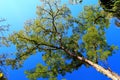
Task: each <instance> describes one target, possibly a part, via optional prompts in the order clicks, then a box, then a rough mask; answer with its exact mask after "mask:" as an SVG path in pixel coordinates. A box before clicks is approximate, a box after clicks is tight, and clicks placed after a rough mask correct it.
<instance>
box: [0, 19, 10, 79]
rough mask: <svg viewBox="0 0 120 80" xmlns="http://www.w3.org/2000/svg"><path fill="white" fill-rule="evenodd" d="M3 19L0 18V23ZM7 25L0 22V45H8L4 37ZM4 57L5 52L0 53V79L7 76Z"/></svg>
mask: <svg viewBox="0 0 120 80" xmlns="http://www.w3.org/2000/svg"><path fill="white" fill-rule="evenodd" d="M4 21H5V19H0V23H3V22H4ZM8 27H9V25H3V24H0V47H2V46H8V44H7V38H6V37H5V35H4V34H5V32H6V31H8ZM6 58H7V54H4V53H0V80H7V77H6V75H5V73H6V72H4V70H5V66H6Z"/></svg>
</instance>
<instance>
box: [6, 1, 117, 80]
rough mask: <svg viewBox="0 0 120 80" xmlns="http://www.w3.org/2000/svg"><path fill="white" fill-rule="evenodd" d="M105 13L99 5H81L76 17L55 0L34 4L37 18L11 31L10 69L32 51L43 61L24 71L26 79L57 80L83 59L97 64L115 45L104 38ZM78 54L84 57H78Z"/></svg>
mask: <svg viewBox="0 0 120 80" xmlns="http://www.w3.org/2000/svg"><path fill="white" fill-rule="evenodd" d="M106 14H107V12H105V11H104V10H103V9H101V7H100V6H97V5H96V6H85V7H84V10H83V11H82V12H80V13H79V15H78V16H77V17H73V16H72V14H71V11H70V9H69V8H68V7H67V5H65V4H60V2H59V0H52V1H48V0H46V1H43V5H41V6H37V15H38V16H37V18H36V19H34V20H30V21H29V23H26V24H25V25H24V30H20V31H19V32H14V33H13V34H11V35H10V36H9V40H10V41H11V43H12V44H14V45H15V46H16V49H17V52H16V53H15V57H14V58H9V59H7V60H6V62H7V65H12V67H13V68H16V69H17V68H20V67H22V65H23V63H24V61H25V60H26V59H27V58H29V57H30V56H31V55H34V54H37V53H38V54H40V55H41V54H42V59H43V61H44V64H41V63H39V64H37V65H36V67H35V68H34V69H32V70H27V71H25V74H26V75H27V77H28V78H29V79H30V80H36V79H37V78H40V77H42V78H48V79H49V80H57V76H58V74H61V75H62V76H64V75H65V74H66V73H67V72H70V73H71V72H73V71H74V70H77V69H78V68H80V67H81V65H85V66H86V67H89V66H92V65H90V64H88V63H86V62H85V61H86V59H87V60H90V61H92V62H93V63H95V64H98V62H99V61H100V60H106V59H107V58H108V57H109V56H111V55H112V54H113V53H114V50H115V49H116V47H115V46H113V45H109V44H108V43H107V41H106V36H105V34H106V32H105V29H107V28H109V24H110V23H109V17H107V16H106ZM78 57H81V58H83V59H85V60H81V61H80V60H78Z"/></svg>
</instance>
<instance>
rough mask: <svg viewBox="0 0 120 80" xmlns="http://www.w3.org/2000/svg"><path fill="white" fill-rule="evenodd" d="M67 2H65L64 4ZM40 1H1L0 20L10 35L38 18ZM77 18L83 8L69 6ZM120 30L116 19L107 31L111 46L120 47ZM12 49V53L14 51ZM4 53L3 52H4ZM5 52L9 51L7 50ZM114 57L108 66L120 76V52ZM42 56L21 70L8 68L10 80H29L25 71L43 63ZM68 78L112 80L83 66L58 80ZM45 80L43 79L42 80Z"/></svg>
mask: <svg viewBox="0 0 120 80" xmlns="http://www.w3.org/2000/svg"><path fill="white" fill-rule="evenodd" d="M65 1H67V0H64V2H65ZM96 1H97V0H84V3H82V4H83V5H85V4H89V5H91V4H96V3H97V2H96ZM39 4H40V2H39V0H34V1H33V0H0V18H6V19H7V21H6V22H7V23H9V24H10V25H11V26H10V33H12V32H13V31H18V30H20V29H23V26H24V22H25V21H26V20H28V19H33V18H35V17H36V6H37V5H39ZM69 7H70V8H71V10H72V12H73V15H74V16H76V15H77V13H78V12H79V11H80V10H81V7H83V6H78V5H74V6H69ZM119 34H120V29H119V28H117V27H116V26H115V25H114V19H112V20H111V25H110V28H109V29H108V30H107V34H106V37H107V41H108V43H109V44H114V45H117V46H119V47H120V38H119V36H120V35H119ZM14 49H15V48H14V47H13V48H11V50H10V51H11V52H12V51H14ZM2 51H3V50H2ZM5 51H8V50H6V49H5ZM116 53H117V54H114V55H113V56H112V57H109V59H108V64H109V66H110V67H111V69H112V70H113V71H115V72H117V73H119V74H120V62H119V61H120V51H117V52H116ZM40 56H41V55H39V54H37V55H33V56H32V57H30V58H29V59H28V60H26V61H25V65H24V66H23V68H20V69H19V70H11V69H10V68H8V78H9V80H28V79H27V78H26V77H25V75H24V70H26V69H31V68H33V67H34V66H35V65H36V64H37V63H38V62H42V61H41V59H40V58H39V57H40ZM62 78H66V79H67V80H110V79H108V78H107V77H106V76H104V75H102V74H100V73H99V72H97V71H96V70H95V69H93V68H92V67H90V68H86V67H85V66H82V67H81V68H80V69H79V70H78V71H74V72H73V73H72V74H70V73H68V74H67V75H66V76H65V77H62V76H58V79H59V80H61V79H62ZM40 80H43V79H40Z"/></svg>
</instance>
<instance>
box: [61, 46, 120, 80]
mask: <svg viewBox="0 0 120 80" xmlns="http://www.w3.org/2000/svg"><path fill="white" fill-rule="evenodd" d="M62 49H63V50H64V51H65V52H66V53H67V54H69V55H70V56H72V57H76V58H77V59H78V60H80V61H82V62H85V63H87V64H89V65H90V66H92V67H93V68H95V69H96V70H97V71H98V72H100V73H102V74H104V75H106V76H107V77H109V78H111V79H112V80H120V76H119V75H118V74H117V73H115V72H113V71H111V70H109V69H105V68H103V67H102V66H100V65H98V64H96V63H94V62H92V61H90V60H88V59H85V58H84V57H81V56H76V55H74V54H73V53H71V52H70V51H69V50H67V49H65V48H64V47H62Z"/></svg>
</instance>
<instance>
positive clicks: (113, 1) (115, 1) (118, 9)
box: [100, 0, 120, 27]
mask: <svg viewBox="0 0 120 80" xmlns="http://www.w3.org/2000/svg"><path fill="white" fill-rule="evenodd" d="M100 4H101V6H102V8H103V9H104V10H105V11H106V12H108V13H109V14H111V15H112V16H113V17H116V18H118V20H115V24H116V25H117V26H118V27H120V22H119V21H120V0H100Z"/></svg>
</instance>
